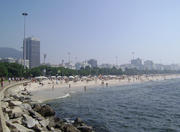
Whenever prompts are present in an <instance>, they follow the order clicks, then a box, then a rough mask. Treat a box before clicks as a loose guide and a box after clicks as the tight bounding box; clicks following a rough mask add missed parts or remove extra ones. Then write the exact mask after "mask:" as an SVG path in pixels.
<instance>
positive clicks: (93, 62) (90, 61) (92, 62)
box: [88, 59, 97, 68]
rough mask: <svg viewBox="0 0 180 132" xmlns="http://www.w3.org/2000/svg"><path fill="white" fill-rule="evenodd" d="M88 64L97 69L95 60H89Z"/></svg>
mask: <svg viewBox="0 0 180 132" xmlns="http://www.w3.org/2000/svg"><path fill="white" fill-rule="evenodd" d="M88 64H89V65H91V67H93V68H94V67H97V60H95V59H90V60H88Z"/></svg>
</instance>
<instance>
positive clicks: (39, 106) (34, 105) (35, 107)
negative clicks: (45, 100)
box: [32, 104, 41, 112]
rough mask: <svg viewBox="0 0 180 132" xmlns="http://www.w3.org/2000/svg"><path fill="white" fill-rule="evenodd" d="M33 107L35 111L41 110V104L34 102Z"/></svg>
mask: <svg viewBox="0 0 180 132" xmlns="http://www.w3.org/2000/svg"><path fill="white" fill-rule="evenodd" d="M32 108H33V110H34V111H36V112H38V111H40V110H41V105H40V104H33V106H32Z"/></svg>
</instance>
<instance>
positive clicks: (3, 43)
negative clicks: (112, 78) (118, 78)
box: [0, 0, 180, 64]
mask: <svg viewBox="0 0 180 132" xmlns="http://www.w3.org/2000/svg"><path fill="white" fill-rule="evenodd" d="M41 3H42V1H41V0H40V1H35V0H32V1H26V2H24V1H22V2H17V1H10V0H7V1H3V2H1V5H0V7H1V8H0V11H1V12H6V15H0V17H1V20H2V21H1V24H0V28H1V29H2V30H1V31H0V35H1V39H0V47H12V48H16V49H19V50H20V47H22V43H23V17H22V15H21V13H22V12H28V14H29V15H28V16H27V33H26V34H27V35H26V36H27V37H29V36H35V37H38V38H40V39H41V44H42V46H41V47H42V48H41V60H43V54H45V53H46V54H47V60H46V61H47V62H50V63H55V64H59V63H60V62H61V60H63V59H64V60H68V52H70V53H71V59H72V60H75V59H74V58H76V60H77V62H78V61H83V60H88V59H91V58H95V59H97V60H98V62H99V63H111V64H115V63H116V56H117V57H118V64H124V63H129V61H130V60H131V59H132V58H133V56H134V57H135V58H137V57H139V58H142V59H143V60H153V61H154V62H155V63H163V64H171V63H178V64H180V54H179V49H180V45H179V43H180V41H179V35H180V32H179V29H180V26H179V25H178V23H179V22H180V18H178V17H177V12H179V11H180V8H179V7H178V5H179V3H180V2H179V1H173V2H170V1H155V0H154V1H140V0H136V1H130V0H128V1H117V0H114V1H111V2H110V1H106V0H104V1H82V0H79V1H78V2H75V1H58V0H54V1H53V2H52V1H48V0H46V1H43V4H44V5H43V6H44V8H40V7H41V6H42V5H41ZM57 12H58V13H57ZM173 14H174V15H173ZM9 38H11V39H9ZM132 52H135V54H134V55H132Z"/></svg>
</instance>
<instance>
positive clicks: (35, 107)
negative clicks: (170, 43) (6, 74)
mask: <svg viewBox="0 0 180 132" xmlns="http://www.w3.org/2000/svg"><path fill="white" fill-rule="evenodd" d="M175 78H180V74H171V75H149V76H146V75H142V76H126V77H124V78H123V79H122V78H121V79H119V77H118V76H116V78H113V79H109V80H108V79H98V80H97V81H94V80H91V81H90V82H86V81H78V82H76V83H75V84H76V85H72V84H73V82H72V81H69V82H68V83H60V84H61V87H57V86H59V85H58V83H57V85H56V87H55V86H54V87H48V86H52V84H54V83H53V81H56V80H44V81H42V82H43V83H45V84H47V85H45V84H43V86H44V87H43V86H42V84H40V83H39V82H30V83H28V84H23V85H22V84H21V85H18V86H14V87H11V88H8V89H6V90H5V92H3V93H4V94H5V95H4V98H3V99H2V100H1V107H2V111H3V115H4V119H5V124H6V125H5V127H6V129H7V130H6V132H10V131H13V130H14V131H19V132H24V130H25V131H30V132H34V131H39V132H40V131H52V132H54V131H56V132H66V131H69V132H86V131H88V132H94V130H93V127H91V126H88V125H86V124H85V123H84V122H83V121H82V120H81V119H80V118H78V117H77V118H76V119H75V120H73V121H72V122H68V121H67V120H64V119H61V118H59V117H56V116H55V111H54V110H53V109H52V108H51V107H50V106H49V105H47V104H46V102H48V101H50V100H54V99H57V97H55V96H52V94H50V93H49V92H50V91H51V92H52V89H53V92H54V94H56V95H58V98H66V97H68V96H70V94H71V93H73V92H82V91H84V90H85V89H84V85H85V84H86V90H87V89H93V88H96V87H99V88H103V87H113V86H124V85H132V84H141V83H146V82H150V81H163V80H167V79H175ZM42 82H41V83H42ZM49 82H52V83H49ZM102 82H103V83H102ZM107 83H108V85H107ZM69 84H71V87H70V88H69V87H68V86H69ZM87 84H88V85H87ZM34 86H41V87H34ZM35 88H36V89H35ZM37 88H41V89H38V90H37ZM56 90H58V91H59V92H60V93H57V91H56ZM38 91H39V93H41V96H42V95H45V94H49V95H50V96H52V97H53V98H51V99H47V98H46V100H42V99H41V98H40V97H38V96H37V98H35V95H33V92H34V93H36V94H37V95H39V93H38ZM44 91H45V93H44ZM59 94H61V96H59ZM38 99H39V100H40V99H41V100H40V101H42V102H40V101H39V100H38ZM41 103H43V104H41Z"/></svg>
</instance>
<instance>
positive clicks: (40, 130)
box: [33, 124, 43, 132]
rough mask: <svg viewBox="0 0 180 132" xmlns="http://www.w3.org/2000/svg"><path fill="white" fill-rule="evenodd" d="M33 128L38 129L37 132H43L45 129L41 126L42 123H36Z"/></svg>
mask: <svg viewBox="0 0 180 132" xmlns="http://www.w3.org/2000/svg"><path fill="white" fill-rule="evenodd" d="M33 129H34V130H35V131H36V132H42V131H43V128H42V127H41V125H40V124H36V125H35V126H34V127H33Z"/></svg>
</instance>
